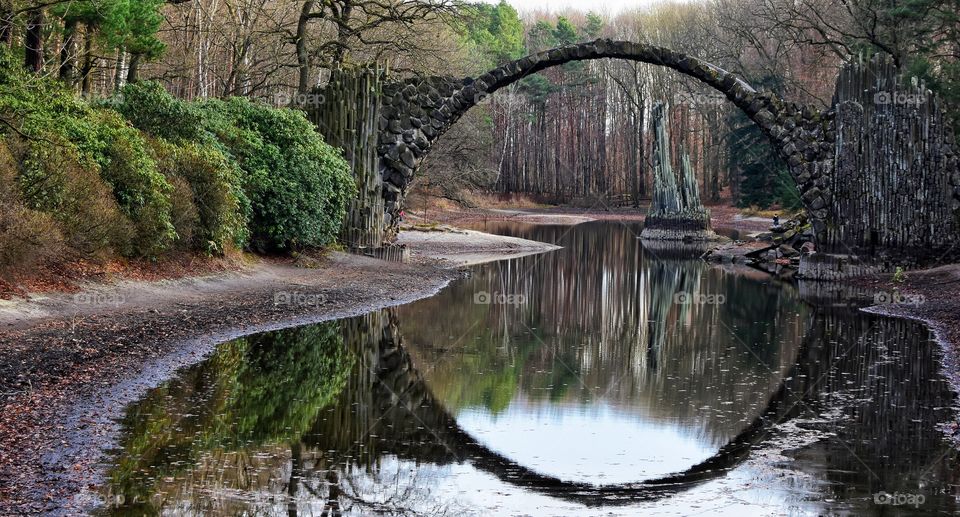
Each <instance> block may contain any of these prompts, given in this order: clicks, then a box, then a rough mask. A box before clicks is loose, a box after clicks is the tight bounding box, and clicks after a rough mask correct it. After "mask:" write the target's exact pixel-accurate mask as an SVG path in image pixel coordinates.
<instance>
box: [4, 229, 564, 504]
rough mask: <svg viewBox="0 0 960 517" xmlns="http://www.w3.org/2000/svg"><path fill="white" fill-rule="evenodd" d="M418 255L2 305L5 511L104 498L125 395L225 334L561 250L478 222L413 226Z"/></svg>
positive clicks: (319, 261) (419, 291)
mask: <svg viewBox="0 0 960 517" xmlns="http://www.w3.org/2000/svg"><path fill="white" fill-rule="evenodd" d="M402 240H403V242H405V243H406V244H407V245H408V247H410V249H411V251H412V256H413V260H412V261H411V262H410V263H407V264H401V263H397V262H384V261H381V260H377V259H373V258H368V257H362V256H356V255H348V254H345V253H331V254H329V255H327V256H325V257H320V258H312V259H306V258H304V259H301V260H299V261H297V263H292V262H286V263H284V262H276V261H261V262H260V263H257V264H255V265H252V266H250V267H247V268H244V269H243V270H241V271H235V272H227V273H222V274H215V275H207V276H203V277H194V278H183V279H178V280H167V281H161V282H129V281H127V282H114V283H109V284H88V285H84V286H81V290H80V291H79V292H77V293H47V294H43V295H35V296H31V297H29V299H24V298H20V299H15V300H12V301H4V302H3V303H2V304H0V358H2V360H0V404H2V408H0V515H26V514H37V513H55V514H62V515H73V514H78V513H82V512H83V510H82V508H83V507H85V506H86V505H88V504H89V503H91V502H92V501H93V497H92V494H93V492H92V491H91V490H92V488H93V486H92V485H93V484H95V482H96V480H97V479H98V478H97V476H98V475H99V471H98V461H99V460H100V459H101V454H102V453H101V451H102V450H103V449H104V448H105V447H109V446H110V445H111V444H112V443H113V442H112V440H113V439H114V437H115V435H116V432H117V431H118V430H119V429H118V426H117V424H116V422H115V420H114V419H115V418H117V417H119V416H120V415H121V414H122V410H123V408H124V407H125V406H126V404H128V403H130V402H132V401H135V400H136V399H138V398H139V397H140V396H142V395H143V394H144V393H145V392H146V391H147V390H148V389H150V388H152V387H154V386H156V385H158V384H160V383H161V382H163V381H164V380H166V379H168V378H170V377H171V376H172V375H173V374H174V373H175V372H176V370H177V369H179V368H181V367H184V366H187V365H190V364H194V363H197V362H199V361H201V360H202V359H203V358H204V357H205V356H206V355H207V354H209V353H210V352H211V351H212V350H213V348H214V347H215V345H216V344H218V343H221V342H223V341H226V340H229V339H233V338H236V337H240V336H243V335H248V334H252V333H257V332H263V331H267V330H273V329H278V328H284V327H290V326H296V325H302V324H307V323H313V322H319V321H325V320H331V319H338V318H343V317H348V316H352V315H357V314H363V313H366V312H369V311H372V310H376V309H380V308H384V307H389V306H393V305H400V304H403V303H407V302H410V301H413V300H416V299H419V298H423V297H427V296H431V295H433V294H435V293H436V292H437V291H438V290H440V289H442V288H443V287H444V286H446V285H447V284H448V283H449V282H451V281H452V280H455V279H456V278H459V277H460V276H461V275H462V274H463V273H462V271H461V266H463V265H465V264H468V263H471V264H472V263H479V262H484V261H492V260H499V259H505V258H513V257H516V256H521V255H525V254H530V253H540V252H544V251H550V250H552V249H555V248H556V247H555V246H550V245H544V244H542V243H536V242H532V241H525V240H522V239H511V238H502V239H501V238H499V237H494V236H487V235H477V234H475V233H470V232H429V233H428V232H410V235H405V236H404V237H403V239H402Z"/></svg>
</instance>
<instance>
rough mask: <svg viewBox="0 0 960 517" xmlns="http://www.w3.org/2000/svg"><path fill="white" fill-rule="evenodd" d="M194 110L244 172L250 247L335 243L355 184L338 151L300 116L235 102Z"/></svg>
mask: <svg viewBox="0 0 960 517" xmlns="http://www.w3.org/2000/svg"><path fill="white" fill-rule="evenodd" d="M200 109H201V111H202V112H203V114H204V121H205V124H206V127H207V129H208V130H209V131H210V132H211V133H213V134H214V135H215V136H216V137H217V139H218V140H219V141H220V142H221V143H222V145H223V146H224V148H225V149H226V150H227V151H228V153H229V155H230V156H231V157H232V158H233V159H234V160H236V161H237V163H238V164H239V166H240V169H241V170H242V171H243V178H242V183H243V187H244V192H245V193H246V195H247V198H248V199H249V200H250V205H251V214H250V220H249V229H250V245H251V247H253V248H254V249H257V250H260V251H278V250H289V249H296V248H300V247H305V246H326V245H328V244H330V243H331V242H333V241H334V239H335V238H336V235H337V232H338V231H339V229H340V225H341V223H342V221H343V216H344V213H345V212H346V207H347V203H348V201H349V200H350V199H351V198H352V197H353V196H354V195H355V188H356V187H355V185H354V181H353V178H352V176H351V174H350V170H349V166H348V165H347V163H346V161H344V160H343V158H342V157H341V156H340V153H339V151H338V150H336V149H334V148H333V147H330V146H329V145H327V144H326V143H324V141H323V138H322V137H321V136H320V135H319V134H318V133H317V131H316V129H315V128H314V127H313V125H312V124H311V123H310V122H309V121H308V120H307V119H306V117H305V116H304V115H303V114H302V113H300V112H298V111H294V110H289V109H276V108H270V107H268V106H265V105H260V104H256V103H253V102H250V101H248V100H245V99H240V98H232V99H229V100H226V101H207V102H204V103H202V104H200Z"/></svg>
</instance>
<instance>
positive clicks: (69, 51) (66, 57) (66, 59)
mask: <svg viewBox="0 0 960 517" xmlns="http://www.w3.org/2000/svg"><path fill="white" fill-rule="evenodd" d="M76 52H77V21H76V20H72V19H71V20H67V21H66V22H65V23H64V25H63V46H62V47H61V48H60V79H61V80H62V81H63V82H64V83H66V85H67V86H69V87H73V85H74V82H75V77H74V74H75V72H76V65H75V63H76Z"/></svg>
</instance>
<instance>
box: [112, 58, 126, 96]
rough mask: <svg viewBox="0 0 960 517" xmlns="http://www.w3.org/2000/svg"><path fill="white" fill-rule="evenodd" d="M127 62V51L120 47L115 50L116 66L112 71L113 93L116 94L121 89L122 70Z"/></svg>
mask: <svg viewBox="0 0 960 517" xmlns="http://www.w3.org/2000/svg"><path fill="white" fill-rule="evenodd" d="M126 62H127V51H126V50H125V49H124V48H123V47H120V48H118V49H117V64H116V68H115V69H114V70H113V91H114V92H118V91H120V89H121V88H123V79H124V74H123V71H124V68H125V64H126Z"/></svg>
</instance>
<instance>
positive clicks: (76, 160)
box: [0, 53, 175, 256]
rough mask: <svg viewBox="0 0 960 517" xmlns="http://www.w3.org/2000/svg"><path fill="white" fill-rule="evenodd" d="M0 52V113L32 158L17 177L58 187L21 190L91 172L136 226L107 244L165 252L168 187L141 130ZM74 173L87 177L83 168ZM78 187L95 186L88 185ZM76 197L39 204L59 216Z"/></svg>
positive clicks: (60, 184) (62, 183) (139, 252)
mask: <svg viewBox="0 0 960 517" xmlns="http://www.w3.org/2000/svg"><path fill="white" fill-rule="evenodd" d="M0 54H2V56H0V70H2V72H0V117H2V118H3V119H4V120H6V121H8V122H10V124H9V126H8V127H10V126H12V127H17V129H16V130H15V131H12V132H13V133H15V134H14V135H11V136H17V137H22V138H23V139H25V140H27V141H29V142H32V145H30V146H29V150H28V151H29V152H27V153H26V155H25V156H24V159H26V160H28V161H29V162H30V165H28V166H25V167H22V170H21V173H23V174H24V175H25V177H23V178H20V183H21V184H25V185H28V186H29V185H42V186H44V188H50V189H57V188H58V189H61V192H50V193H45V192H43V191H36V189H34V190H35V191H33V192H25V197H27V198H30V197H37V196H40V195H48V194H52V195H55V196H57V195H63V192H62V189H64V188H66V183H67V182H69V181H71V180H69V179H67V178H65V177H64V176H66V174H65V172H64V171H66V170H71V171H74V172H77V171H80V170H82V171H95V172H96V174H98V175H99V176H100V177H101V178H102V180H103V181H104V182H105V183H106V184H107V185H108V186H109V188H110V192H112V197H113V198H114V199H115V200H116V202H117V204H118V205H119V207H120V209H121V211H122V213H123V214H124V215H125V216H126V217H127V218H128V219H129V221H130V226H132V228H133V230H134V234H133V238H132V239H129V240H127V241H126V242H117V240H116V239H112V241H113V242H112V244H114V245H122V246H121V247H120V248H117V249H116V250H115V251H117V252H120V253H122V254H124V255H136V256H156V255H158V254H159V253H161V252H162V251H164V250H165V249H166V248H167V247H168V246H169V245H170V244H171V243H172V241H173V239H174V238H175V233H174V229H173V225H172V224H171V222H170V199H169V195H170V190H171V187H170V185H169V183H167V181H166V179H165V178H164V177H163V175H162V174H160V173H159V172H157V170H156V166H155V164H154V163H153V160H151V159H150V157H149V156H148V155H147V152H146V149H145V147H146V145H145V141H144V139H143V137H142V135H141V134H140V132H139V131H137V130H136V129H134V128H132V127H130V126H129V125H128V124H127V123H126V121H125V120H124V119H123V118H122V117H120V116H119V115H118V114H117V113H116V112H114V111H111V110H104V109H94V108H91V107H90V106H89V105H88V104H86V103H85V102H83V101H82V100H80V99H78V98H76V97H75V96H74V94H73V93H72V92H70V91H68V90H66V89H64V88H63V87H62V86H61V85H59V84H58V83H56V82H54V81H52V80H49V79H43V78H37V77H33V76H30V75H28V74H26V73H25V72H24V71H22V69H21V68H20V66H19V65H18V64H16V63H11V62H10V59H9V56H8V55H7V54H6V53H0ZM8 134H9V133H8ZM53 164H57V165H56V166H53ZM80 174H81V175H83V176H84V181H86V182H87V183H89V181H90V180H89V178H86V175H85V173H80ZM43 175H47V176H48V177H41V176H43ZM84 188H85V189H86V190H97V189H96V188H95V187H93V186H92V185H89V184H88V185H85V186H84ZM74 201H75V200H73V199H69V198H57V199H55V200H54V201H53V202H50V201H45V203H47V204H48V205H52V207H51V208H49V210H53V211H54V212H52V213H53V216H54V217H55V218H60V217H61V214H57V213H56V211H58V210H60V209H61V208H60V207H59V205H58V203H68V204H70V203H73V202H74ZM79 224H82V223H79ZM123 226H125V225H123ZM78 244H80V245H81V248H83V249H86V250H89V249H95V248H98V247H99V246H100V245H101V244H102V240H100V241H95V242H91V243H78Z"/></svg>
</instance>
